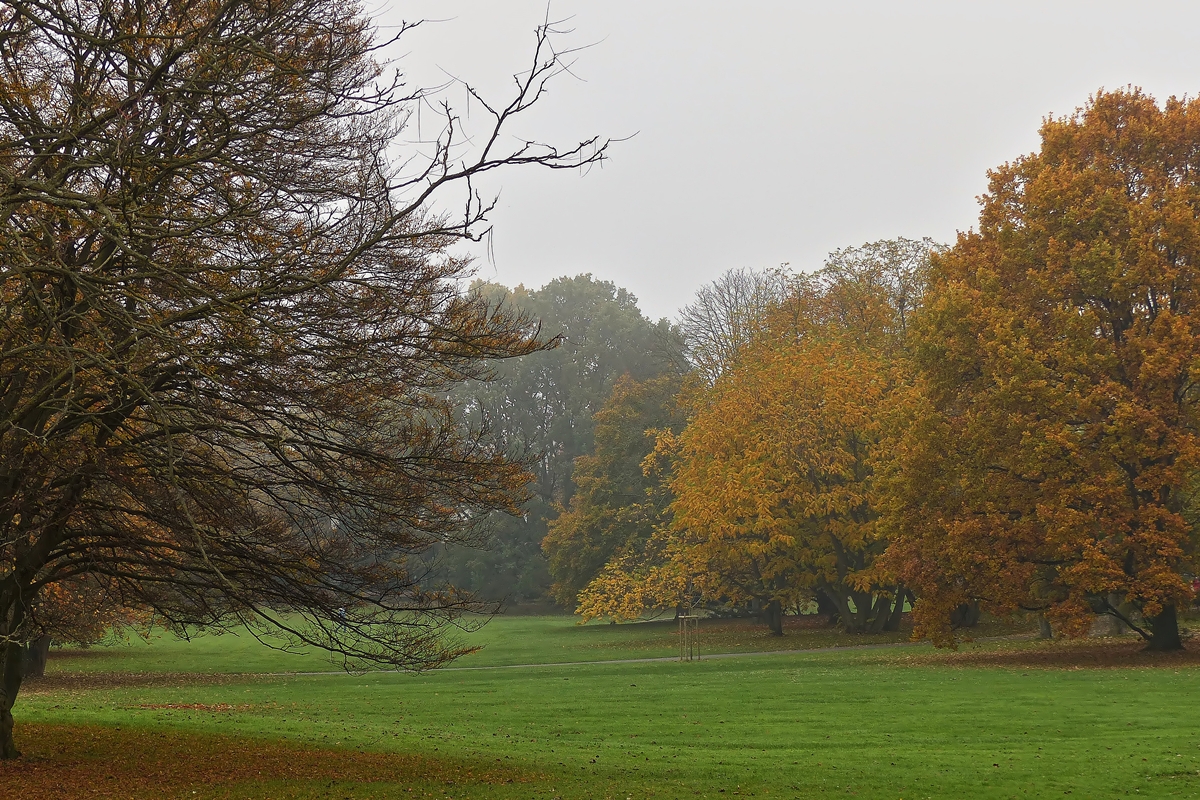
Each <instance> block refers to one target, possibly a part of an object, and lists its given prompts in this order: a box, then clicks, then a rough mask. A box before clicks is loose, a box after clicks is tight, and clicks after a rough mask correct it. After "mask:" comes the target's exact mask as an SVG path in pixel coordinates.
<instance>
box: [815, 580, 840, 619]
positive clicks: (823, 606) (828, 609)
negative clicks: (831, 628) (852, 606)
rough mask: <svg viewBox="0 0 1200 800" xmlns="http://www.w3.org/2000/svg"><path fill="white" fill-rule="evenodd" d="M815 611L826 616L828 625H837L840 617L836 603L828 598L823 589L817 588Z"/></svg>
mask: <svg viewBox="0 0 1200 800" xmlns="http://www.w3.org/2000/svg"><path fill="white" fill-rule="evenodd" d="M817 613H818V614H820V615H821V616H824V617H826V618H827V619H828V620H829V624H830V625H837V624H838V623H839V622H840V621H841V619H842V615H841V612H839V611H838V606H837V603H835V602H833V601H832V600H830V599H829V595H828V594H826V593H825V591H824V590H823V589H818V590H817Z"/></svg>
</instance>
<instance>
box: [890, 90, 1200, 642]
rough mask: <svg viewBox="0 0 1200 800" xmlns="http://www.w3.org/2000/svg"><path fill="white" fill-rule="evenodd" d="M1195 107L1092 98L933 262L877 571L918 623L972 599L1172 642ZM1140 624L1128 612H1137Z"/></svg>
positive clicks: (1186, 433)
mask: <svg viewBox="0 0 1200 800" xmlns="http://www.w3.org/2000/svg"><path fill="white" fill-rule="evenodd" d="M1198 118H1200V103H1198V102H1197V101H1195V100H1176V99H1171V100H1169V101H1167V102H1166V103H1165V104H1164V105H1163V106H1161V107H1160V106H1159V105H1157V104H1156V103H1155V101H1154V100H1153V99H1152V98H1150V97H1147V96H1146V95H1144V94H1142V93H1141V92H1139V91H1137V90H1128V91H1117V92H1101V93H1099V94H1097V95H1096V96H1095V97H1094V98H1093V99H1092V100H1091V102H1089V103H1088V105H1087V106H1086V107H1085V108H1083V109H1082V110H1080V111H1079V112H1078V113H1077V114H1075V115H1073V116H1071V117H1068V118H1063V119H1050V120H1047V121H1046V123H1045V124H1044V125H1043V127H1042V130H1041V147H1040V149H1039V150H1038V152H1036V153H1033V154H1030V155H1028V156H1025V157H1023V158H1019V159H1017V160H1015V161H1013V162H1012V163H1009V164H1005V165H1004V166H1002V167H1000V168H998V169H997V170H995V171H994V172H992V174H991V180H990V184H989V189H988V193H987V194H986V195H985V196H984V197H983V200H982V203H983V209H982V212H981V214H980V224H979V230H978V231H975V232H970V233H966V234H962V235H960V237H959V240H958V242H957V244H956V245H955V246H954V248H953V249H952V250H950V251H949V252H948V253H946V254H945V255H943V256H940V257H938V258H936V259H935V260H934V266H933V270H932V275H931V286H930V290H929V293H928V295H927V298H926V305H925V309H924V310H923V311H922V312H921V313H920V314H919V315H918V318H917V321H916V324H915V331H916V332H915V341H916V344H915V355H914V364H915V368H916V373H917V375H918V377H919V389H920V395H919V397H918V398H917V399H916V405H915V406H914V409H913V414H912V420H913V423H912V425H911V428H910V430H909V431H908V433H907V434H906V435H905V436H904V437H903V440H902V442H901V443H900V448H901V458H900V459H899V460H898V465H897V469H896V472H895V475H894V478H893V481H892V484H891V486H892V488H891V492H890V493H891V495H892V497H891V500H890V501H889V509H890V513H889V515H888V516H889V522H888V525H887V527H888V529H889V530H890V531H891V534H890V535H891V536H892V537H893V542H892V545H891V551H890V552H889V554H888V562H889V564H890V566H891V567H892V568H893V569H894V570H895V571H896V573H897V574H898V575H900V576H902V577H903V579H904V580H905V581H907V582H908V583H910V584H911V585H913V586H914V587H916V588H917V591H918V592H919V594H920V597H921V601H920V603H919V604H918V605H917V608H916V614H917V617H918V622H919V623H920V628H919V629H920V630H921V631H923V632H925V633H927V634H930V635H932V636H934V637H937V638H942V639H944V638H945V637H946V636H947V635H948V631H947V630H946V611H947V609H949V608H951V607H953V606H954V605H956V604H958V603H961V602H964V601H966V600H979V601H981V602H982V603H983V604H984V607H985V608H988V609H991V610H993V611H995V612H997V613H1000V614H1008V613H1012V612H1014V611H1018V610H1022V609H1025V610H1030V611H1044V612H1045V613H1046V614H1047V615H1048V616H1049V617H1050V618H1051V619H1053V620H1055V621H1056V622H1057V623H1058V625H1059V626H1060V627H1061V628H1062V629H1064V630H1067V631H1068V632H1070V631H1072V630H1074V631H1079V630H1081V629H1082V628H1083V626H1084V625H1085V624H1086V623H1087V622H1088V621H1089V620H1090V619H1091V616H1092V614H1093V612H1096V611H1099V612H1101V613H1106V614H1112V615H1116V616H1118V617H1120V618H1121V619H1122V620H1124V621H1125V622H1127V623H1130V624H1131V625H1132V626H1133V627H1134V629H1135V630H1137V631H1138V632H1139V633H1140V634H1141V635H1142V636H1144V637H1145V638H1146V639H1147V640H1148V641H1149V644H1150V647H1152V648H1158V649H1173V648H1178V647H1179V646H1180V638H1179V632H1178V626H1177V623H1176V609H1177V608H1178V607H1179V606H1180V605H1186V604H1187V603H1188V602H1189V601H1190V599H1191V591H1190V588H1189V586H1188V585H1187V582H1186V581H1185V580H1184V573H1185V572H1188V571H1191V570H1192V569H1193V566H1192V563H1193V562H1192V559H1193V558H1194V554H1195V528H1194V525H1193V524H1192V522H1191V521H1190V519H1189V517H1190V514H1189V511H1190V505H1191V498H1192V487H1193V485H1194V481H1195V475H1196V470H1197V466H1198V464H1197V457H1198V456H1200V447H1198V445H1200V440H1198V439H1197V422H1198V418H1197V400H1198V398H1200V394H1198V393H1197V384H1196V364H1197V363H1200V361H1198V360H1197V359H1198V357H1200V309H1198V307H1197V303H1198V301H1200V294H1198V292H1200V284H1198V282H1197V281H1198V278H1197V275H1198V273H1197V263H1198V259H1200V222H1198V219H1200V215H1198V213H1197V209H1198V207H1200V178H1198V177H1197V176H1198V175H1200V172H1198V167H1200V136H1198V135H1197V132H1198V131H1200V126H1198V124H1197V120H1198ZM1142 618H1144V620H1145V622H1144V623H1143V622H1140V621H1139V620H1140V619H1142Z"/></svg>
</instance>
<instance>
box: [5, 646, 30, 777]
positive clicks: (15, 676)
mask: <svg viewBox="0 0 1200 800" xmlns="http://www.w3.org/2000/svg"><path fill="white" fill-rule="evenodd" d="M24 661H25V648H24V647H22V646H21V645H19V644H17V643H16V642H10V643H9V644H6V645H4V658H3V661H2V662H0V760H3V759H11V758H18V757H19V756H20V755H21V754H20V753H19V752H17V745H16V742H15V741H14V740H13V716H12V708H13V703H15V702H16V700H17V691H18V690H19V689H20V688H21V677H22V675H21V668H22V667H23V666H25V665H24Z"/></svg>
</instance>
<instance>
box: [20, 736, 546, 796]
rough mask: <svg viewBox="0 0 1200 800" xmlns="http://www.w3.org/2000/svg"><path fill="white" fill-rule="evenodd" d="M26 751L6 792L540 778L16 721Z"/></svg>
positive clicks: (280, 791)
mask: <svg viewBox="0 0 1200 800" xmlns="http://www.w3.org/2000/svg"><path fill="white" fill-rule="evenodd" d="M17 736H18V743H19V745H20V746H21V748H22V750H23V752H24V755H23V756H22V757H21V758H20V759H18V760H15V761H9V762H3V761H0V786H3V787H4V795H5V796H6V797H30V798H32V797H36V798H39V800H75V799H76V798H160V797H167V796H185V795H186V796H191V795H192V794H194V793H196V792H199V794H200V795H202V796H205V797H242V796H245V795H246V794H256V793H257V792H255V791H254V790H255V789H262V788H266V789H268V790H269V791H270V795H271V796H272V797H306V796H309V790H311V789H313V788H314V786H313V785H312V784H313V783H319V786H318V787H316V788H322V789H324V788H327V787H328V785H329V783H330V782H331V781H339V782H342V781H345V782H354V783H360V784H361V783H378V784H385V785H388V786H397V785H398V786H413V785H416V786H426V787H427V786H430V785H436V786H441V787H442V788H443V789H445V788H446V787H448V786H451V785H457V786H462V785H464V784H467V785H470V784H475V785H479V784H486V785H496V784H506V783H527V782H529V781H531V780H536V779H537V778H538V776H536V775H531V774H529V773H524V772H518V771H517V770H513V769H503V768H491V767H487V768H479V767H474V766H472V765H469V764H465V763H461V762H455V761H451V760H441V759H435V758H430V757H428V756H422V755H404V754H397V753H365V752H358V751H353V750H329V749H317V748H310V747H303V746H299V745H294V744H289V743H286V742H277V741H269V740H260V739H251V738H238V737H233V736H217V735H200V734H188V733H179V732H174V731H172V732H170V733H164V732H163V731H157V730H152V729H125V728H109V727H103V726H81V725H20V726H19V727H18V730H17Z"/></svg>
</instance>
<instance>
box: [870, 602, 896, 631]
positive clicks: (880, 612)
mask: <svg viewBox="0 0 1200 800" xmlns="http://www.w3.org/2000/svg"><path fill="white" fill-rule="evenodd" d="M891 617H892V600H891V598H889V597H885V596H884V595H883V594H880V595H879V596H878V597H876V598H875V605H874V607H873V608H872V609H871V622H870V626H871V633H883V630H884V628H886V627H887V624H888V620H889V619H891Z"/></svg>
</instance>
